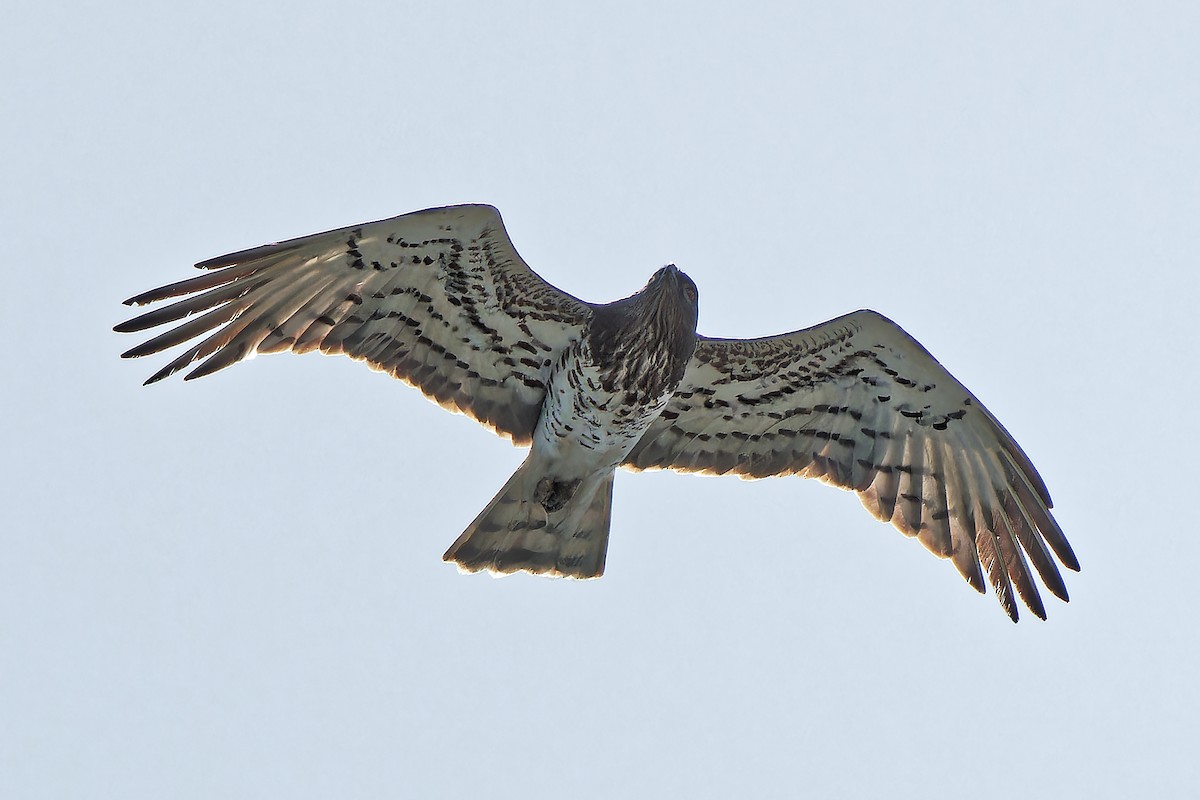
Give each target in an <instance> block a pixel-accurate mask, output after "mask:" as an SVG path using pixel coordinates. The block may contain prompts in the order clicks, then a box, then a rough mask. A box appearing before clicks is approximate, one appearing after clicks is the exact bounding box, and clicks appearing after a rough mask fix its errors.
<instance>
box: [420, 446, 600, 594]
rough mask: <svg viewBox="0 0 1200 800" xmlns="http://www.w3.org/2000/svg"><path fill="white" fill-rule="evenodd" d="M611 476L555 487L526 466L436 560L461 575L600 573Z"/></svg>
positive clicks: (594, 575) (581, 575) (584, 575)
mask: <svg viewBox="0 0 1200 800" xmlns="http://www.w3.org/2000/svg"><path fill="white" fill-rule="evenodd" d="M612 485H613V473H612V472H609V473H608V474H607V475H604V476H600V477H596V478H589V479H584V480H582V481H573V482H565V481H555V480H554V479H553V478H550V477H547V476H545V475H543V474H539V473H538V471H536V470H535V468H534V467H533V466H532V465H531V464H530V462H529V461H526V462H525V463H524V464H522V465H521V466H520V467H519V468H518V469H517V471H516V472H515V473H513V476H512V477H511V478H509V479H508V483H506V484H504V488H503V489H501V490H500V493H499V494H497V495H496V496H495V497H494V498H492V502H490V503H488V505H487V507H486V508H485V509H483V511H482V512H481V513H480V514H479V516H478V517H476V518H475V521H474V522H472V523H471V524H470V525H468V526H467V529H466V530H465V531H464V532H463V535H462V536H460V537H458V540H457V541H456V542H455V543H454V544H453V545H451V546H450V549H449V550H447V551H446V554H445V555H444V556H442V559H443V560H444V561H452V562H454V563H455V564H457V565H458V567H459V569H461V570H463V571H465V572H479V571H480V570H485V569H486V570H490V571H492V572H500V573H510V572H521V571H524V572H533V573H537V574H545V575H565V576H569V577H572V578H597V577H599V576H600V575H602V574H603V573H604V556H605V552H606V551H607V550H608V526H609V521H610V520H611V518H612Z"/></svg>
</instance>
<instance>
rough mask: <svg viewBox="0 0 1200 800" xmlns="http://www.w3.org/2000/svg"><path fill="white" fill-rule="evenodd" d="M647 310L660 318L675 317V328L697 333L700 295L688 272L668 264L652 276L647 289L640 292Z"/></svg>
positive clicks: (639, 294)
mask: <svg viewBox="0 0 1200 800" xmlns="http://www.w3.org/2000/svg"><path fill="white" fill-rule="evenodd" d="M637 296H641V298H643V302H645V303H646V307H647V308H648V310H649V309H653V310H654V312H656V313H658V314H663V313H666V314H668V315H670V316H672V317H675V320H674V324H675V325H677V326H679V327H685V328H689V329H690V330H691V332H692V333H695V332H696V322H697V319H698V318H699V315H700V292H699V290H697V289H696V284H695V282H694V281H692V279H691V278H689V277H688V276H687V274H686V273H685V272H683V271H682V270H680V269H679V267H677V266H675V265H674V264H667V265H666V266H665V267H663V268H662V269H660V270H658V271H657V272H655V273H654V274H653V275H651V276H650V282H649V283H647V284H646V288H644V289H642V291H640V292H638V294H637V295H635V297H637Z"/></svg>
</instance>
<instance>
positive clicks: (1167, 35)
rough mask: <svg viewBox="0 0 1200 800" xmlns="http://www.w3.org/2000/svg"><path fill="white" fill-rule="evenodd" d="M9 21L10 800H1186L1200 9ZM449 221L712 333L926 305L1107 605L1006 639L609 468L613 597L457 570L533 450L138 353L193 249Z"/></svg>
mask: <svg viewBox="0 0 1200 800" xmlns="http://www.w3.org/2000/svg"><path fill="white" fill-rule="evenodd" d="M5 27H6V29H7V31H8V33H7V36H6V37H5V47H4V48H3V49H2V50H0V67H2V69H3V74H4V75H5V77H4V79H3V82H2V83H0V143H2V144H3V147H0V169H2V173H3V191H2V192H0V234H2V241H3V243H4V254H5V256H4V263H3V270H4V276H5V288H4V290H3V291H2V292H0V326H3V327H2V330H3V339H4V342H5V345H6V347H5V349H4V352H3V355H0V358H2V359H3V370H2V373H0V374H3V376H4V378H3V391H2V392H0V408H2V412H3V413H2V415H0V419H2V420H3V427H4V450H3V452H4V455H5V457H4V458H3V459H2V464H3V466H2V467H0V469H3V471H4V476H3V481H0V493H2V496H3V502H0V720H3V722H2V723H0V796H2V797H5V798H59V797H122V798H132V797H147V798H149V797H155V798H161V797H173V798H214V797H222V798H237V797H289V798H307V797H330V796H338V797H354V798H357V797H363V798H367V797H382V796H393V797H402V796H408V797H439V796H446V797H451V796H478V795H479V794H481V793H482V794H486V795H487V796H495V797H502V798H508V797H521V798H528V797H549V796H559V795H562V794H563V793H568V794H569V795H570V796H572V797H579V798H588V797H611V796H636V795H640V796H690V797H731V796H755V797H789V796H798V795H802V794H808V795H811V796H826V797H828V796H860V797H868V796H871V797H918V796H919V797H924V798H930V797H950V796H955V797H962V796H968V797H977V798H990V797H1001V796H1010V795H1013V796H1040V797H1072V796H1073V797H1082V796H1089V797H1129V796H1135V795H1136V796H1144V797H1150V796H1152V797H1169V796H1176V797H1178V796H1183V795H1184V794H1187V793H1190V792H1189V788H1190V790H1191V791H1194V790H1195V787H1196V785H1197V783H1198V782H1200V766H1198V764H1200V761H1198V759H1197V744H1198V736H1197V723H1196V719H1197V713H1198V712H1200V702H1198V701H1200V683H1198V682H1197V680H1196V675H1197V671H1198V670H1200V643H1198V640H1197V639H1198V637H1197V625H1196V621H1195V612H1194V608H1195V602H1196V601H1195V599H1194V594H1195V590H1194V582H1195V578H1194V576H1195V571H1196V568H1197V563H1198V562H1200V532H1198V531H1197V523H1196V515H1195V507H1196V497H1197V488H1196V486H1195V481H1194V480H1193V478H1191V477H1190V476H1191V475H1192V473H1193V472H1194V471H1195V468H1196V465H1195V460H1196V455H1195V452H1196V443H1195V440H1196V433H1195V426H1194V424H1193V422H1192V418H1193V415H1192V412H1191V409H1192V407H1193V406H1194V404H1195V402H1196V398H1197V397H1198V396H1200V378H1198V377H1197V366H1198V364H1197V355H1196V353H1197V345H1198V344H1200V342H1198V341H1197V338H1198V337H1197V334H1196V326H1195V315H1196V311H1195V308H1196V301H1197V293H1198V289H1200V279H1198V278H1197V270H1196V254H1197V252H1198V251H1200V241H1198V235H1197V231H1198V230H1200V224H1198V223H1200V156H1198V149H1200V148H1198V142H1200V80H1198V77H1200V55H1198V54H1200V11H1198V10H1197V6H1196V5H1195V4H1193V3H1187V2H1179V3H1146V4H1137V5H1136V7H1135V4H1128V3H1086V4H1085V3H1053V2H1049V3H1048V2H1005V3H961V2H946V3H924V4H891V3H888V4H885V3H836V4H829V3H820V4H818V3H779V4H775V5H770V4H753V3H741V4H729V3H708V4H705V3H696V2H687V3H670V4H668V3H659V4H645V3H605V4H600V5H596V4H591V5H588V6H584V5H582V4H554V3H544V4H539V3H499V2H478V3H453V2H438V3H415V4H414V3H355V2H349V3H347V2H343V3H338V4H332V3H330V4H319V3H309V2H298V1H297V0H290V2H286V3H283V2H280V3H270V4H268V3H250V4H247V3H245V2H242V0H239V1H238V2H212V1H211V0H210V1H209V2H204V3H173V4H166V5H164V4H161V3H121V2H117V3H91V2H75V3H66V4H60V3H53V2H47V3H23V4H18V5H14V6H13V7H11V8H9V9H7V10H6V12H5ZM458 202H488V203H492V204H494V205H496V206H498V207H499V208H500V210H501V211H502V213H503V214H504V217H505V220H506V222H507V225H508V229H509V232H510V233H511V235H512V238H513V239H514V240H515V242H516V244H517V247H518V248H519V249H520V251H521V253H522V255H523V256H524V257H525V258H526V260H527V261H528V262H529V263H530V264H531V265H533V267H534V268H535V269H536V270H538V271H539V272H540V273H541V274H542V275H543V276H544V277H546V278H547V279H548V280H550V281H551V282H553V283H554V284H556V285H558V286H561V287H562V288H564V289H565V290H567V291H569V292H571V293H573V294H576V295H578V296H581V297H584V298H587V299H590V300H595V301H608V300H612V299H616V298H618V297H622V296H625V295H628V294H630V293H631V292H633V291H635V290H636V289H638V288H640V287H641V286H642V285H643V284H644V283H645V281H646V279H647V278H648V277H649V275H650V274H651V273H652V272H653V271H654V269H656V268H657V267H659V266H661V265H662V264H664V263H666V262H668V261H675V262H676V263H678V264H679V265H680V266H681V267H682V268H683V269H685V270H686V271H687V272H688V273H689V274H690V275H691V276H692V277H693V278H694V279H695V281H696V283H697V284H698V285H699V287H700V293H701V297H700V303H701V314H700V329H701V332H703V333H707V334H710V335H733V336H739V335H740V336H753V335H764V334H769V333H776V332H780V331H784V330H791V329H795V328H800V327H806V326H808V325H811V324H815V323H817V322H820V321H823V320H826V319H828V318H831V317H833V316H836V315H839V314H842V313H845V312H847V311H851V310H854V309H856V308H862V307H869V308H874V309H877V310H879V311H881V312H883V313H885V314H887V315H888V316H890V317H892V318H893V319H895V320H896V321H898V322H899V323H900V324H901V325H903V326H904V327H905V328H906V329H907V330H908V331H910V332H911V333H912V334H913V335H914V336H916V337H917V338H918V339H919V340H920V341H921V342H923V343H924V344H925V345H926V347H928V349H929V350H931V351H932V352H933V353H934V354H935V355H936V356H937V357H938V358H940V359H941V361H942V362H943V363H944V364H945V365H946V366H947V367H948V368H949V369H950V370H951V371H952V372H954V374H955V375H956V376H957V377H958V378H959V379H960V380H961V381H963V383H965V384H966V385H967V386H969V387H970V388H971V389H972V390H973V391H974V392H975V393H976V394H977V395H978V396H979V397H980V398H981V399H982V400H983V402H984V403H986V404H987V405H988V406H989V407H990V408H991V410H992V411H993V412H994V413H995V414H996V415H997V416H998V417H999V418H1000V419H1001V420H1002V421H1003V422H1004V424H1005V425H1006V426H1007V427H1008V429H1009V430H1010V431H1011V432H1012V433H1013V435H1014V436H1015V437H1016V438H1017V440H1018V441H1019V442H1020V443H1021V444H1022V446H1023V447H1024V448H1025V450H1026V451H1027V452H1028V453H1029V455H1030V457H1031V458H1032V459H1033V461H1034V463H1035V464H1036V465H1037V466H1038V468H1039V470H1040V471H1041V474H1042V476H1043V477H1044V478H1045V480H1046V483H1047V484H1048V485H1049V487H1050V491H1051V493H1052V494H1053V497H1054V500H1055V503H1056V513H1057V517H1058V519H1059V521H1060V522H1061V524H1062V526H1063V528H1064V529H1065V531H1066V532H1067V534H1068V536H1069V538H1070V540H1071V542H1072V543H1073V545H1074V547H1075V550H1076V552H1077V553H1078V555H1079V558H1080V561H1081V562H1082V564H1083V572H1082V573H1080V574H1078V575H1076V574H1068V575H1067V583H1068V586H1069V589H1070V592H1071V596H1072V600H1071V603H1070V604H1068V605H1064V604H1062V603H1060V602H1058V601H1057V600H1054V599H1053V598H1051V597H1049V595H1048V593H1044V594H1045V595H1046V597H1047V607H1048V611H1049V615H1050V619H1049V621H1048V622H1045V623H1042V622H1040V621H1038V620H1037V619H1035V618H1033V617H1032V615H1031V614H1028V613H1026V614H1025V615H1024V618H1023V619H1022V622H1021V623H1020V624H1019V625H1015V626H1014V625H1012V624H1011V623H1010V622H1009V621H1008V620H1007V618H1006V617H1005V616H1004V614H1003V612H1002V610H1001V609H1000V607H999V605H998V604H997V603H996V602H995V600H994V598H993V597H991V596H990V595H989V596H987V597H980V596H978V595H976V594H975V593H974V592H973V591H971V590H970V588H969V587H968V586H967V585H966V584H965V583H964V582H963V581H962V580H961V578H959V576H958V575H957V573H956V572H955V570H954V569H953V568H952V566H951V565H950V564H949V563H947V562H942V561H939V560H938V559H936V558H934V557H932V556H931V555H929V554H928V553H927V552H926V551H925V550H924V549H923V548H922V547H921V546H920V545H919V544H918V543H917V542H915V541H910V540H907V539H905V538H904V537H903V536H901V535H900V534H899V533H898V532H896V531H895V530H894V529H892V528H891V527H889V526H885V525H882V524H879V523H877V522H875V521H874V520H873V519H872V518H871V517H870V515H869V514H868V513H867V512H866V511H865V510H864V509H863V508H862V507H861V505H860V504H859V502H858V500H857V499H856V498H855V497H854V496H853V495H852V494H849V493H845V492H839V491H836V490H834V489H832V488H829V487H827V486H824V485H822V484H820V483H817V482H815V481H802V480H799V479H776V480H768V481H760V482H753V483H750V482H743V481H739V480H736V479H704V478H698V477H689V476H675V475H670V474H641V475H637V474H632V473H621V474H620V475H619V476H618V479H617V485H616V493H615V503H614V515H613V530H612V540H611V548H610V551H609V558H608V574H607V575H605V577H604V578H603V579H602V580H599V581H594V582H589V583H577V582H566V581H550V580H545V579H539V578H532V577H528V576H516V577H512V578H507V579H504V580H494V579H491V578H488V577H485V576H462V575H459V574H458V573H457V572H456V570H454V569H453V568H452V567H450V566H447V565H445V564H443V563H442V562H441V560H440V559H441V554H442V552H443V550H444V549H445V548H446V547H447V546H448V545H449V544H450V543H451V542H452V541H453V540H454V539H455V537H457V536H458V534H459V533H460V532H461V530H462V529H463V528H464V527H465V526H466V524H467V523H468V522H469V521H470V520H471V519H472V518H473V517H474V515H475V514H476V513H477V512H478V511H479V509H481V508H482V507H483V506H484V504H485V503H486V502H487V501H488V500H489V499H490V498H491V496H492V495H493V494H494V493H495V492H496V491H497V490H498V488H499V487H500V486H501V485H502V484H503V483H504V481H505V479H506V478H507V477H508V475H509V474H510V472H511V471H512V470H513V469H515V468H516V466H517V464H518V463H519V462H520V460H521V459H522V457H523V455H524V454H523V451H520V450H517V449H514V448H512V447H511V446H510V445H508V444H507V443H506V442H504V441H502V440H500V439H498V438H496V437H494V436H493V435H492V434H490V433H488V432H486V431H485V430H483V429H482V428H480V427H479V426H477V425H476V424H475V423H473V422H471V421H470V420H468V419H466V418H465V417H460V416H453V415H450V414H448V413H446V412H445V411H443V410H441V409H439V408H437V407H436V406H434V405H433V404H431V403H429V402H427V401H425V400H424V399H423V398H422V397H421V396H420V394H419V392H417V391H416V390H414V389H411V388H409V387H406V386H404V385H402V384H400V383H398V382H395V381H391V380H389V379H387V378H386V377H384V376H382V375H380V374H377V373H374V372H371V371H370V370H368V369H367V368H365V367H364V366H362V365H360V364H356V363H353V362H351V361H349V360H345V359H331V358H318V357H316V356H307V357H303V358H300V357H295V356H289V357H284V356H280V357H272V358H261V359H258V360H256V361H254V362H253V363H252V364H246V365H240V366H238V367H236V368H234V369H230V370H227V371H225V372H222V373H220V374H219V375H217V376H214V377H211V378H206V379H205V380H202V381H196V382H192V383H189V384H186V385H185V384H184V383H183V382H181V381H179V380H174V381H170V382H166V383H164V384H160V385H157V386H154V387H152V388H142V387H141V382H142V380H144V379H145V378H146V377H147V376H148V375H149V374H151V373H152V372H153V371H154V370H155V369H157V368H158V367H159V366H161V365H162V364H163V363H165V360H164V359H162V358H157V359H154V358H151V359H145V360H141V361H136V362H127V361H126V362H123V361H121V360H119V359H118V357H117V356H118V354H119V353H120V352H121V351H123V350H124V349H126V348H128V347H130V346H132V345H133V344H134V343H135V342H136V341H139V340H138V339H136V338H135V337H129V336H125V337H122V336H119V335H117V334H114V333H112V332H111V327H112V326H113V324H115V323H116V322H118V321H120V320H121V319H123V318H124V317H125V315H126V313H127V311H126V309H124V307H122V306H121V305H120V301H121V300H122V299H124V298H126V297H128V296H130V295H132V294H135V293H137V292H140V291H142V290H145V289H147V288H150V287H152V286H157V285H161V284H163V283H165V282H169V281H174V280H177V279H180V278H184V277H187V276H188V275H189V274H190V265H191V264H192V263H194V262H196V261H199V260H201V259H204V258H207V257H211V256H215V255H219V254H222V253H226V252H229V251H232V250H237V249H242V248H245V247H251V246H255V245H258V244H262V243H264V242H267V241H273V240H278V239H282V238H288V237H293V236H299V235H303V234H307V233H313V232H317V231H320V230H325V229H328V228H332V227H338V226H343V225H349V224H353V223H357V222H363V221H367V220H372V219H377V218H381V217H388V216H392V215H395V214H400V213H403V212H407V211H412V210H415V209H419V208H424V207H428V206H435V205H442V204H447V203H458ZM468 792H471V793H472V795H468Z"/></svg>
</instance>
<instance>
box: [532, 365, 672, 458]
mask: <svg viewBox="0 0 1200 800" xmlns="http://www.w3.org/2000/svg"><path fill="white" fill-rule="evenodd" d="M669 399H670V395H669V394H667V395H664V396H663V397H661V398H658V399H657V400H654V401H651V402H649V403H647V402H644V401H642V402H638V401H637V399H636V398H635V397H634V396H633V393H631V392H626V391H623V390H622V391H615V392H613V391H607V390H605V389H604V388H603V386H602V384H601V381H600V378H599V375H598V371H597V370H596V369H595V368H594V367H590V366H587V365H581V364H579V363H575V364H571V365H568V368H567V369H564V370H560V371H558V372H557V373H556V374H555V375H554V376H553V377H552V378H551V381H550V385H549V386H548V387H547V393H546V402H545V405H544V406H543V407H542V416H541V418H540V419H539V420H538V427H537V432H536V433H535V435H534V450H535V451H540V453H541V455H543V456H544V457H546V458H548V459H549V460H551V461H552V462H555V463H556V465H557V469H556V470H555V471H556V473H558V474H560V475H563V476H564V477H584V476H585V475H586V474H596V473H601V472H607V471H608V470H611V469H613V468H614V467H616V466H617V465H618V464H620V463H621V462H622V461H624V460H625V456H626V455H628V454H629V451H630V450H632V449H633V446H634V445H635V444H637V442H638V440H639V439H640V438H641V437H642V434H643V433H645V432H646V429H647V428H649V427H650V423H652V422H654V420H655V419H656V418H657V417H658V415H659V414H660V413H661V412H662V410H663V408H665V407H666V404H667V400H669Z"/></svg>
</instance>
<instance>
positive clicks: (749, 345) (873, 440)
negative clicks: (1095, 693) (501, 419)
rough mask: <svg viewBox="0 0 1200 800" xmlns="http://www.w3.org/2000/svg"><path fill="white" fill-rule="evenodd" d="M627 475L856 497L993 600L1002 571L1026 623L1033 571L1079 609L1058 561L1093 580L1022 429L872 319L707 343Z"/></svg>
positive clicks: (1013, 610)
mask: <svg viewBox="0 0 1200 800" xmlns="http://www.w3.org/2000/svg"><path fill="white" fill-rule="evenodd" d="M625 466H626V467H629V468H631V469H675V470H681V471H685V472H707V473H714V474H725V473H732V474H737V475H740V476H742V477H745V478H761V477H767V476H769V475H787V474H800V475H804V476H806V477H815V478H820V479H821V480H823V481H825V482H827V483H831V484H834V485H836V486H840V487H842V488H846V489H851V490H854V491H856V492H858V494H859V497H860V498H861V500H862V502H863V505H864V506H866V507H867V509H868V510H869V511H870V512H871V513H872V514H873V515H874V516H875V517H877V518H878V519H880V520H883V521H886V522H891V523H892V524H893V525H894V526H895V527H896V528H898V529H899V530H900V531H901V532H903V533H904V534H905V535H907V536H911V537H915V538H916V539H918V541H920V542H921V543H922V544H923V545H924V546H925V547H926V548H928V549H929V550H930V551H931V552H933V553H935V554H936V555H938V556H940V557H942V558H948V559H950V561H951V562H952V563H953V564H954V566H955V568H956V569H957V570H958V572H959V573H960V574H961V575H962V576H963V578H964V579H965V580H966V581H967V582H968V583H969V584H970V585H971V586H973V587H975V588H976V589H977V590H979V591H983V590H984V586H985V583H984V574H985V573H986V575H987V580H988V582H990V583H991V584H992V587H993V590H994V591H995V593H996V596H997V598H998V599H999V600H1000V603H1001V605H1002V606H1003V607H1004V609H1005V611H1006V612H1007V613H1008V614H1009V616H1010V617H1011V618H1013V619H1014V620H1016V618H1017V606H1016V604H1015V602H1014V592H1015V594H1016V595H1018V596H1020V598H1021V599H1022V600H1023V601H1024V603H1025V604H1026V606H1028V607H1029V608H1030V609H1031V610H1032V611H1033V612H1034V613H1035V614H1037V615H1038V616H1040V617H1044V616H1045V609H1044V608H1043V606H1042V602H1041V598H1040V597H1039V595H1038V590H1037V586H1036V584H1035V582H1034V580H1033V577H1032V575H1033V572H1032V571H1031V570H1030V569H1029V563H1030V562H1032V564H1033V566H1034V568H1035V570H1036V571H1037V573H1038V575H1039V576H1040V577H1041V580H1042V582H1043V583H1044V584H1045V585H1046V586H1047V588H1049V590H1050V591H1051V592H1052V593H1053V594H1055V595H1056V596H1058V597H1060V598H1062V599H1063V600H1066V599H1067V593H1066V587H1065V585H1064V584H1063V582H1062V577H1061V575H1060V574H1059V572H1058V568H1057V566H1056V565H1055V563H1054V560H1053V558H1052V557H1051V555H1050V554H1051V553H1053V554H1054V555H1055V556H1057V557H1058V560H1059V561H1060V562H1062V564H1063V565H1065V566H1066V567H1067V568H1069V569H1073V570H1077V569H1078V568H1079V563H1078V561H1077V560H1076V558H1075V555H1074V553H1073V552H1072V551H1071V547H1070V545H1069V544H1068V543H1067V540H1066V538H1065V537H1064V536H1063V534H1062V530H1061V529H1060V528H1059V526H1058V524H1057V523H1056V522H1055V521H1054V518H1053V516H1052V515H1051V514H1050V508H1051V507H1052V505H1051V501H1050V495H1049V493H1048V492H1047V491H1046V486H1045V484H1044V483H1043V482H1042V479H1041V477H1040V476H1039V475H1038V474H1037V471H1036V470H1035V469H1034V467H1033V465H1032V463H1031V462H1030V461H1029V458H1028V456H1026V455H1025V453H1024V452H1023V451H1022V450H1021V448H1020V447H1019V446H1018V445H1017V443H1016V441H1014V440H1013V438H1012V437H1011V436H1010V435H1009V433H1008V431H1006V430H1005V429H1004V427H1003V426H1002V425H1001V424H1000V423H999V422H998V421H997V420H996V419H995V417H993V416H992V414H991V413H990V412H989V411H988V410H987V409H986V408H984V406H983V405H982V404H981V403H979V401H978V400H977V399H976V398H975V397H974V396H973V395H972V394H971V393H970V392H969V391H967V389H966V388H965V387H963V385H962V384H960V383H959V382H958V381H957V380H955V379H954V377H953V376H952V375H951V374H950V373H949V372H947V371H946V370H945V368H943V367H942V366H941V365H940V364H939V363H938V362H937V361H936V360H935V359H934V358H933V357H932V356H931V355H929V353H928V352H927V351H926V350H925V349H924V348H923V347H921V345H920V344H918V343H917V342H916V340H914V339H913V338H912V337H910V336H909V335H908V334H907V333H905V332H904V331H903V330H902V329H901V328H900V327H899V326H898V325H896V324H895V323H893V322H892V321H891V320H888V319H886V318H885V317H883V316H881V315H879V314H876V313H875V312H872V311H858V312H855V313H853V314H848V315H846V316H844V317H839V318H838V319H835V320H831V321H830V322H827V323H824V324H823V325H818V326H816V327H814V328H809V329H807V330H802V331H796V332H794V333H789V334H783V335H781V336H774V337H768V338H765V339H750V340H741V339H709V338H705V337H701V338H700V341H699V343H698V345H697V347H696V352H695V354H694V355H693V358H692V361H691V363H690V364H689V366H688V370H687V372H686V373H685V375H684V378H683V382H682V384H681V385H680V387H679V389H678V391H677V392H676V393H675V395H674V397H673V398H672V399H671V401H670V402H669V403H668V404H667V407H666V409H665V410H664V412H663V414H662V416H661V417H660V418H659V419H658V420H656V421H655V422H654V424H653V425H651V427H650V429H649V430H648V431H647V432H646V434H645V435H644V436H643V437H642V438H641V440H640V441H639V442H638V443H637V445H636V446H635V447H634V448H633V450H632V451H631V452H630V454H629V456H628V458H627V459H626V462H625ZM1026 556H1028V560H1027V559H1026Z"/></svg>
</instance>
